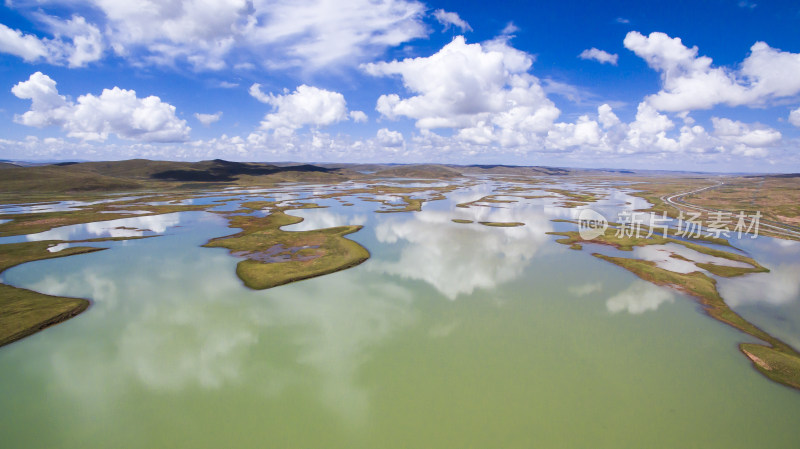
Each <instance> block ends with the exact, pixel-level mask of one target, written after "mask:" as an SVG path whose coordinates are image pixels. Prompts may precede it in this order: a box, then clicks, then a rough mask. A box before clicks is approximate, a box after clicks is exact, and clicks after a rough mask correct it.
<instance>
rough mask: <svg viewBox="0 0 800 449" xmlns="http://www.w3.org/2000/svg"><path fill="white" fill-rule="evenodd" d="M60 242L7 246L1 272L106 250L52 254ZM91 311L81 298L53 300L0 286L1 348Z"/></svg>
mask: <svg viewBox="0 0 800 449" xmlns="http://www.w3.org/2000/svg"><path fill="white" fill-rule="evenodd" d="M56 243H61V242H59V241H53V240H50V241H39V242H23V243H7V244H4V245H0V272H3V271H5V270H6V269H8V268H11V267H13V266H16V265H20V264H23V263H26V262H32V261H35V260H43V259H52V258H55V257H66V256H72V255H75V254H84V253H89V252H93V251H100V250H102V249H104V248H92V247H71V248H66V249H63V250H61V251H59V252H55V253H51V252H48V251H47V248H48V247H49V246H51V245H53V244H56ZM87 307H89V301H87V300H86V299H81V298H68V297H62V296H50V295H45V294H42V293H38V292H35V291H32V290H27V289H24V288H17V287H12V286H10V285H5V284H0V346H3V345H6V344H8V343H11V342H14V341H16V340H19V339H21V338H23V337H27V336H28V335H31V334H33V333H36V332H38V331H40V330H42V329H45V328H47V327H49V326H52V325H54V324H58V323H60V322H62V321H65V320H67V319H69V318H71V317H73V316H75V315H77V314H79V313H81V312H83V311H84V310H86V308H87Z"/></svg>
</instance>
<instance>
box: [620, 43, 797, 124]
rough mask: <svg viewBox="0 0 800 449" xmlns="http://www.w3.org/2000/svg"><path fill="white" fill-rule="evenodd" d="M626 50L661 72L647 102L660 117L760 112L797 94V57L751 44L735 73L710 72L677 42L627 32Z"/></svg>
mask: <svg viewBox="0 0 800 449" xmlns="http://www.w3.org/2000/svg"><path fill="white" fill-rule="evenodd" d="M623 43H624V45H625V47H626V48H627V49H629V50H631V51H633V52H634V53H636V55H637V56H639V57H641V58H642V59H644V60H645V61H646V62H647V64H648V65H649V66H650V67H651V68H653V69H655V70H657V71H659V72H661V79H662V88H661V91H659V92H658V93H656V94H654V95H651V96H649V97H647V101H648V102H649V103H650V104H652V105H653V106H654V107H655V108H657V109H658V110H662V111H675V112H681V111H691V110H695V109H710V108H712V107H714V106H715V105H718V104H726V105H729V106H740V105H747V106H761V105H764V104H766V103H767V102H769V101H770V100H773V99H776V98H782V97H790V96H793V95H796V94H798V93H800V77H798V76H796V74H797V73H800V54H798V53H789V52H783V51H780V50H777V49H774V48H771V47H770V46H769V45H767V44H766V43H764V42H756V43H755V44H753V46H752V47H751V48H750V55H748V56H747V58H745V59H744V61H743V62H742V64H741V66H740V67H739V68H738V69H737V70H734V69H729V68H726V67H714V66H713V65H712V62H713V61H712V60H711V58H709V57H707V56H698V52H699V51H698V48H697V47H692V48H688V47H686V46H685V45H684V44H683V42H682V41H681V39H680V38H677V37H676V38H671V37H669V36H668V35H666V34H664V33H659V32H654V33H650V35H649V36H644V35H642V34H640V33H638V32H636V31H631V32H630V33H628V34H627V36H625V40H624V41H623Z"/></svg>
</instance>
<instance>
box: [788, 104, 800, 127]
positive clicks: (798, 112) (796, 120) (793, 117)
mask: <svg viewBox="0 0 800 449" xmlns="http://www.w3.org/2000/svg"><path fill="white" fill-rule="evenodd" d="M789 123H791V124H792V125H794V126H798V127H800V108H797V109H795V110H793V111H791V112H790V113H789Z"/></svg>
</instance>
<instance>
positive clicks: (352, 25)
mask: <svg viewBox="0 0 800 449" xmlns="http://www.w3.org/2000/svg"><path fill="white" fill-rule="evenodd" d="M84 3H86V4H87V6H88V7H89V8H90V9H91V10H93V11H96V12H97V13H98V14H96V15H94V17H95V21H94V22H93V23H89V22H87V21H86V19H84V18H83V17H80V16H74V17H73V18H72V19H70V20H68V21H66V22H64V23H60V24H59V23H58V19H56V18H53V17H50V16H47V15H45V14H44V13H43V12H41V9H42V8H45V7H46V6H42V5H40V4H39V3H38V2H37V3H36V5H35V7H36V8H37V9H36V10H35V11H33V12H31V13H30V14H31V15H33V16H35V17H37V18H38V19H39V20H38V22H39V23H40V24H41V26H42V27H43V28H45V30H47V31H50V32H51V33H53V34H54V35H55V37H54V38H53V39H47V38H40V37H37V36H35V35H26V34H23V33H21V32H20V31H16V30H11V29H9V28H8V27H6V26H2V28H0V51H4V52H6V53H11V54H15V55H17V56H20V57H22V58H23V59H25V60H26V61H41V60H43V61H45V62H48V63H53V64H68V65H70V66H76V67H77V66H81V65H85V64H86V63H87V62H91V61H94V60H97V59H99V58H100V57H101V56H102V50H103V48H104V47H103V44H102V43H103V42H104V41H105V42H107V43H108V46H109V47H110V48H111V49H112V51H113V53H114V54H115V55H117V56H119V57H123V58H126V59H129V60H130V61H132V62H135V63H137V64H154V65H165V66H171V65H174V64H175V63H176V62H183V63H187V64H189V65H190V66H192V67H194V68H195V69H197V70H221V69H224V68H227V67H230V66H231V65H236V66H242V64H252V63H255V64H256V65H262V66H265V67H275V66H298V67H303V68H305V69H318V68H321V67H325V66H329V65H332V64H339V63H343V62H359V61H363V60H365V59H370V58H372V57H374V56H376V55H379V54H381V53H382V52H383V51H384V50H386V49H387V48H389V47H393V46H396V45H399V44H402V43H404V42H408V41H410V40H413V39H416V38H421V37H425V36H427V34H428V28H427V27H426V25H425V23H424V21H423V18H424V16H425V5H424V4H422V3H420V2H418V1H416V0H351V1H348V2H346V3H342V2H334V1H330V0H291V1H289V0H280V1H264V0H230V1H225V2H209V1H206V0H143V1H139V2H118V1H108V0H86V1H85V2H84ZM17 6H18V7H19V8H22V9H25V7H26V5H21V6H20V5H17ZM28 8H29V9H31V10H32V9H33V8H34V5H30V6H28ZM448 14H453V13H448ZM447 17H450V16H447ZM456 17H457V16H456ZM99 30H103V32H102V33H101V32H100V31H99Z"/></svg>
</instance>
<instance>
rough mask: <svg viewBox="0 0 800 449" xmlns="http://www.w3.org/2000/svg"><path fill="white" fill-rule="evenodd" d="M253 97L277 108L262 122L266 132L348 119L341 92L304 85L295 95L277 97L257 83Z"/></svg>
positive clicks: (252, 89)
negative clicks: (266, 91) (266, 92)
mask: <svg viewBox="0 0 800 449" xmlns="http://www.w3.org/2000/svg"><path fill="white" fill-rule="evenodd" d="M250 94H251V95H252V96H253V97H255V98H256V99H258V100H259V101H261V102H263V103H267V104H269V105H272V107H273V108H274V109H275V111H274V112H271V113H269V114H267V115H266V116H265V117H264V120H263V121H262V122H261V128H262V129H264V130H281V132H292V131H294V130H296V129H298V128H302V127H303V126H306V125H312V126H327V125H330V124H332V123H336V122H340V121H342V120H347V115H348V114H347V103H346V102H345V99H344V95H342V94H340V93H339V92H333V91H330V90H325V89H320V88H318V87H314V86H307V85H305V84H303V85H300V86H299V87H298V88H297V89H296V90H295V91H294V92H291V93H289V92H285V93H284V94H283V95H273V94H265V93H264V92H262V91H261V89H260V86H259V85H258V84H253V85H252V86H251V87H250ZM356 116H358V114H356Z"/></svg>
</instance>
